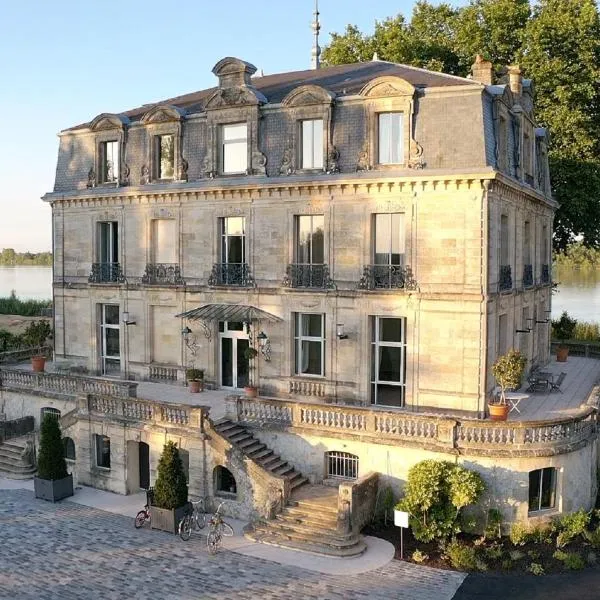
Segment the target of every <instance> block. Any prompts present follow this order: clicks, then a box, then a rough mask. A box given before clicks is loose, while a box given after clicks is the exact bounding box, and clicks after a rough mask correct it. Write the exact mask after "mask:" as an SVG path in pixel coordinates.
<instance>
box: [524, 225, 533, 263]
mask: <svg viewBox="0 0 600 600" xmlns="http://www.w3.org/2000/svg"><path fill="white" fill-rule="evenodd" d="M523 260H524V262H525V264H526V265H530V264H531V223H530V222H529V221H525V223H524V225H523Z"/></svg>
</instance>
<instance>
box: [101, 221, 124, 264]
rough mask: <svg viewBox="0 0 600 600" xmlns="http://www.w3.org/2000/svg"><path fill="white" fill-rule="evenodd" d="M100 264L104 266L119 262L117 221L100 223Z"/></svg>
mask: <svg viewBox="0 0 600 600" xmlns="http://www.w3.org/2000/svg"><path fill="white" fill-rule="evenodd" d="M98 262H99V263H103V264H110V263H118V262H119V223H118V222H117V221H101V222H100V223H98Z"/></svg>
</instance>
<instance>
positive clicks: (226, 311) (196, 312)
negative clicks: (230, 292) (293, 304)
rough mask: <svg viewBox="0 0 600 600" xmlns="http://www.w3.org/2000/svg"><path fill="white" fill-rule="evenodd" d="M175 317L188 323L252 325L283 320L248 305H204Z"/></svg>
mask: <svg viewBox="0 0 600 600" xmlns="http://www.w3.org/2000/svg"><path fill="white" fill-rule="evenodd" d="M175 317H181V318H183V319H188V320H190V321H204V322H208V321H236V322H238V323H239V322H242V323H252V322H253V321H268V322H270V323H277V322H279V321H282V320H283V319H281V318H280V317H278V316H276V315H273V314H271V313H269V312H267V311H266V310H261V309H260V308H256V307H255V306H249V305H248V304H205V305H204V306H200V307H199V308H192V309H191V310H187V311H185V312H182V313H179V314H178V315H175Z"/></svg>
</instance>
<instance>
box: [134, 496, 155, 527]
mask: <svg viewBox="0 0 600 600" xmlns="http://www.w3.org/2000/svg"><path fill="white" fill-rule="evenodd" d="M153 499H154V488H148V489H147V490H146V505H145V506H144V508H143V510H140V512H139V513H138V514H137V515H135V521H134V525H135V528H136V529H139V528H140V527H142V526H143V525H144V523H145V522H146V521H149V522H150V523H152V514H151V513H150V507H151V506H152V500H153Z"/></svg>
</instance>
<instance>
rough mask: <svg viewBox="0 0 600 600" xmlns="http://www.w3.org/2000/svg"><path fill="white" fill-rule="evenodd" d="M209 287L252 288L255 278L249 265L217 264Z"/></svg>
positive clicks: (210, 278) (209, 281)
mask: <svg viewBox="0 0 600 600" xmlns="http://www.w3.org/2000/svg"><path fill="white" fill-rule="evenodd" d="M208 285H209V286H215V285H231V286H238V287H252V286H254V278H253V277H252V275H251V274H250V267H249V266H248V264H247V263H216V264H214V265H213V268H212V271H211V274H210V277H209V278H208Z"/></svg>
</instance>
